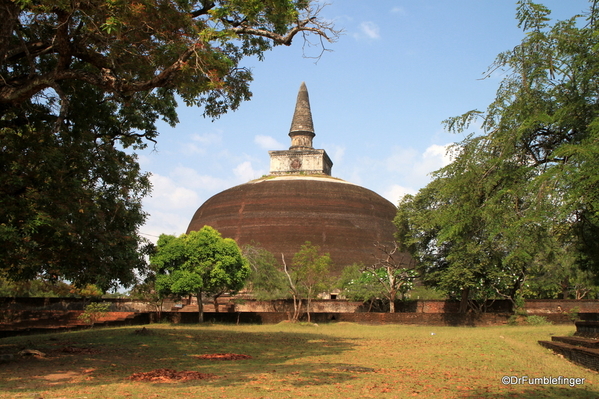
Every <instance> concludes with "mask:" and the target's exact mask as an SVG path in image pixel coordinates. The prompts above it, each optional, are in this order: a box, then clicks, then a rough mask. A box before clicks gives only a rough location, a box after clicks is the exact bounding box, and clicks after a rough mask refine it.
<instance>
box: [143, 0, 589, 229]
mask: <svg viewBox="0 0 599 399" xmlns="http://www.w3.org/2000/svg"><path fill="white" fill-rule="evenodd" d="M540 2H541V3H542V4H544V5H546V6H547V7H548V8H549V9H551V10H552V17H553V18H555V19H566V18H569V17H571V16H573V15H575V14H577V13H582V12H584V11H586V10H587V9H588V7H589V2H588V1H586V0H545V1H540ZM329 3H330V4H329V5H327V6H326V7H325V8H324V9H323V11H322V13H321V16H322V17H323V18H325V19H327V20H331V21H333V22H334V23H335V26H336V28H338V29H343V30H344V34H343V35H342V36H341V37H340V39H339V41H338V42H336V43H333V44H328V45H327V47H328V48H329V49H331V50H332V51H331V52H326V53H325V54H323V55H322V57H321V58H320V60H318V62H315V60H314V59H313V58H306V57H305V56H304V55H307V56H313V55H317V54H318V53H319V52H320V50H319V49H318V48H317V47H314V48H309V47H308V48H304V46H303V41H302V39H301V38H299V37H298V38H296V39H295V42H294V44H293V45H292V46H291V47H276V48H275V49H274V50H272V51H270V52H268V53H266V55H265V59H264V61H262V62H259V61H257V60H255V59H248V60H246V62H245V63H244V64H243V65H245V66H247V67H250V68H252V70H253V74H254V81H253V82H252V85H251V90H252V93H253V97H252V100H251V101H249V102H245V103H243V104H242V105H241V107H240V108H239V110H237V111H235V112H230V113H228V114H226V115H223V116H222V117H221V118H220V119H218V120H216V121H214V122H213V121H211V120H210V119H204V118H203V117H202V110H200V109H198V108H187V107H185V106H184V105H181V106H180V107H179V119H180V123H179V125H177V127H176V128H170V127H169V126H167V125H160V128H159V130H160V132H161V133H160V136H159V138H158V144H157V146H156V147H152V146H150V147H149V149H148V150H145V151H143V152H141V153H139V156H140V163H141V166H142V168H143V169H144V170H145V171H149V172H151V173H152V178H151V179H152V183H153V186H154V189H153V193H152V196H151V197H149V198H147V199H146V200H145V201H144V207H145V210H146V212H148V213H149V214H150V216H149V218H148V220H147V223H146V224H145V226H143V227H142V228H141V230H140V231H141V233H142V234H144V235H145V236H146V237H147V238H149V239H151V240H153V241H154V240H155V239H156V238H157V236H158V235H160V234H162V233H166V234H175V235H179V234H182V233H185V230H186V229H187V225H188V224H189V222H190V220H191V217H192V216H193V214H194V212H195V211H196V209H197V208H198V207H199V206H200V205H201V204H202V203H203V202H204V201H206V200H207V199H208V198H210V197H211V196H213V195H215V194H217V193H219V192H221V191H223V190H225V189H227V188H230V187H233V186H235V185H238V184H242V183H245V182H247V181H249V180H252V179H255V178H258V177H260V176H262V175H265V174H268V169H269V156H268V150H284V149H287V148H288V147H289V145H290V140H289V137H288V136H287V134H288V132H289V127H290V124H291V118H292V116H293V109H294V106H295V100H296V97H297V92H298V89H299V86H300V84H301V82H306V85H307V87H308V92H309V95H310V103H311V108H312V116H313V120H314V128H315V131H316V137H315V138H314V147H315V148H318V149H325V150H326V151H327V153H328V154H329V156H330V158H331V159H332V161H333V163H334V165H333V173H332V174H333V176H335V177H339V178H341V179H344V180H347V181H349V182H352V183H356V184H359V185H361V186H363V187H366V188H368V189H371V190H373V191H375V192H377V193H378V194H380V195H382V196H383V197H385V198H387V199H389V200H390V201H392V202H393V203H395V204H397V202H398V200H399V198H400V197H401V196H402V195H403V194H405V193H415V192H417V191H418V190H419V189H420V188H422V187H424V186H425V185H426V184H427V183H428V182H429V181H430V177H429V176H428V174H429V173H430V172H432V171H434V170H436V169H438V168H440V167H442V166H444V165H445V164H446V163H447V162H448V158H447V156H446V155H445V148H446V146H447V145H449V144H451V143H453V142H456V141H460V140H462V139H463V138H464V136H461V135H460V136H456V135H453V134H450V133H447V132H445V131H444V129H443V125H442V121H443V120H445V119H447V118H448V117H451V116H457V115H460V114H462V113H464V112H466V111H468V110H471V109H480V110H484V109H485V108H486V106H487V105H488V104H489V103H490V102H491V101H492V100H493V99H494V96H495V91H496V90H497V87H498V85H499V83H500V81H501V75H500V74H496V75H494V76H493V77H491V78H489V79H484V80H482V79H481V78H482V76H483V73H484V72H485V71H486V70H487V68H488V66H489V65H491V63H492V62H493V60H494V59H495V57H496V55H497V54H499V53H500V52H502V51H505V50H509V49H511V48H513V47H514V46H515V45H517V44H518V43H519V42H520V41H521V39H522V37H523V33H522V31H521V30H519V29H518V28H517V21H516V19H515V13H516V1H508V0H452V1H448V0H381V1H363V0H360V1H358V0H335V1H330V2H329Z"/></svg>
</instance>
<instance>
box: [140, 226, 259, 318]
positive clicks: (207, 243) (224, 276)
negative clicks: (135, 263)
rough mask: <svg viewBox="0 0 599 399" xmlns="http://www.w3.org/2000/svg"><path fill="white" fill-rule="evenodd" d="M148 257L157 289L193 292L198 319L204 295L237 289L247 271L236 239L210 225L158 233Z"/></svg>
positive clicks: (242, 282) (169, 292) (201, 313)
mask: <svg viewBox="0 0 599 399" xmlns="http://www.w3.org/2000/svg"><path fill="white" fill-rule="evenodd" d="M150 261H151V263H152V265H153V266H154V267H156V270H157V275H156V290H157V291H158V292H159V293H160V294H161V295H173V294H174V295H181V296H183V295H195V296H196V297H197V299H198V319H199V321H200V322H203V321H204V309H203V304H202V296H203V295H205V294H212V295H214V294H215V293H219V292H224V291H228V292H231V293H236V292H237V291H239V290H240V289H241V288H243V286H244V284H245V281H246V279H247V277H248V275H249V273H250V267H249V265H248V262H247V260H246V259H245V258H244V257H243V256H242V255H241V251H240V250H239V247H238V246H237V244H236V243H235V241H234V240H232V239H230V238H222V237H221V235H220V233H219V232H218V231H216V230H215V229H213V228H212V227H210V226H204V227H203V228H202V229H201V230H199V231H192V232H191V233H189V234H183V235H181V236H179V237H175V236H168V235H164V234H163V235H161V236H160V238H159V239H158V242H157V248H156V253H155V254H154V255H153V256H152V257H151V258H150Z"/></svg>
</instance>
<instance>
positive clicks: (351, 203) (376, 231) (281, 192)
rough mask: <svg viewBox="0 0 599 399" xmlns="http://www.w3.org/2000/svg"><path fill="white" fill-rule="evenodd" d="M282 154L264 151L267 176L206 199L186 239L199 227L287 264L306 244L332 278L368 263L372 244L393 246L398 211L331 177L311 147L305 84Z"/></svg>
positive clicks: (323, 157)
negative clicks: (325, 261)
mask: <svg viewBox="0 0 599 399" xmlns="http://www.w3.org/2000/svg"><path fill="white" fill-rule="evenodd" d="M289 136H290V137H291V147H290V148H289V150H283V151H269V154H270V175H269V176H266V177H264V178H261V179H258V180H254V181H251V182H249V183H245V184H241V185H239V186H236V187H233V188H230V189H228V190H225V191H223V192H221V193H218V194H216V195H214V196H213V197H211V198H210V199H208V200H207V201H206V202H205V203H204V204H203V205H202V206H201V207H200V208H199V209H198V210H197V211H196V213H195V214H194V216H193V218H192V220H191V223H190V224H189V227H188V228H187V232H188V233H189V232H190V231H196V230H200V229H201V228H202V227H204V226H205V225H208V226H212V227H213V228H215V229H216V230H218V231H219V232H220V233H221V234H222V236H223V237H227V238H233V239H234V240H235V241H237V244H238V245H239V246H243V245H246V244H255V245H260V246H261V247H263V248H265V249H267V250H268V251H270V252H272V253H273V255H275V257H276V258H277V259H278V260H279V261H281V254H283V255H284V256H285V260H286V262H287V264H291V261H292V259H293V255H294V254H295V253H296V252H298V251H299V250H300V247H301V245H303V244H304V243H305V242H306V241H310V242H311V243H312V244H314V245H318V246H320V248H321V250H322V252H328V253H329V254H330V255H331V258H332V260H333V263H334V267H333V270H332V273H333V274H336V275H338V274H340V272H341V270H342V269H343V268H344V267H345V266H348V265H351V264H353V263H363V264H364V265H370V264H372V263H373V262H374V261H375V255H378V254H377V249H376V247H375V243H377V242H379V243H382V244H389V243H391V242H393V241H394V233H395V226H394V224H393V218H394V217H395V214H396V211H397V208H396V207H395V206H394V205H393V204H392V203H391V202H389V201H387V200H386V199H384V198H383V197H381V196H380V195H378V194H377V193H375V192H373V191H371V190H368V189H366V188H363V187H360V186H358V185H356V184H352V183H348V182H346V181H343V180H341V179H337V178H334V177H331V176H330V175H331V168H332V166H333V163H332V162H331V160H330V158H329V157H328V155H327V153H326V151H325V150H318V149H314V148H313V147H312V140H313V138H314V136H315V133H314V126H313V122H312V114H311V111H310V101H309V98H308V91H307V89H306V85H305V84H304V83H302V85H301V87H300V90H299V93H298V97H297V102H296V107H295V112H294V116H293V121H292V123H291V129H290V132H289Z"/></svg>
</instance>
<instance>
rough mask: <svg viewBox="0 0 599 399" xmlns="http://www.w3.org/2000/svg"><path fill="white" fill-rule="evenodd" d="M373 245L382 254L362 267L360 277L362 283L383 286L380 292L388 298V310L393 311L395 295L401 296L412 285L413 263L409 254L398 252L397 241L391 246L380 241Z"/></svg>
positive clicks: (414, 276)
mask: <svg viewBox="0 0 599 399" xmlns="http://www.w3.org/2000/svg"><path fill="white" fill-rule="evenodd" d="M375 246H376V247H377V248H378V249H379V251H380V252H381V253H382V256H381V257H379V258H378V259H377V260H376V262H375V263H374V264H373V265H371V266H368V267H366V268H364V270H363V272H364V273H363V274H362V276H361V279H362V281H363V282H364V283H372V282H375V281H376V282H378V283H379V284H380V285H381V287H382V288H383V291H382V293H383V294H384V295H385V297H386V298H387V299H389V312H390V313H395V300H396V299H397V296H398V295H402V297H403V295H404V294H405V293H406V292H408V291H409V290H410V289H411V288H412V287H413V285H414V279H415V278H416V272H415V271H414V267H415V263H414V260H413V259H412V258H411V257H410V255H409V254H407V253H401V252H398V250H399V247H398V246H397V243H393V248H388V247H387V246H385V245H382V244H380V243H376V244H375Z"/></svg>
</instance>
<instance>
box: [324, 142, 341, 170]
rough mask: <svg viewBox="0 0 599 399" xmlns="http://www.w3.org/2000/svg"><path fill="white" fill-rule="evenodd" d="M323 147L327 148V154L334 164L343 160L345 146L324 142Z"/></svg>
mask: <svg viewBox="0 0 599 399" xmlns="http://www.w3.org/2000/svg"><path fill="white" fill-rule="evenodd" d="M324 148H327V149H328V150H327V154H328V155H329V157H330V158H331V161H333V166H334V165H339V164H341V163H342V162H343V156H344V155H345V149H346V148H345V146H341V145H337V144H326V145H325V146H324Z"/></svg>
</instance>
